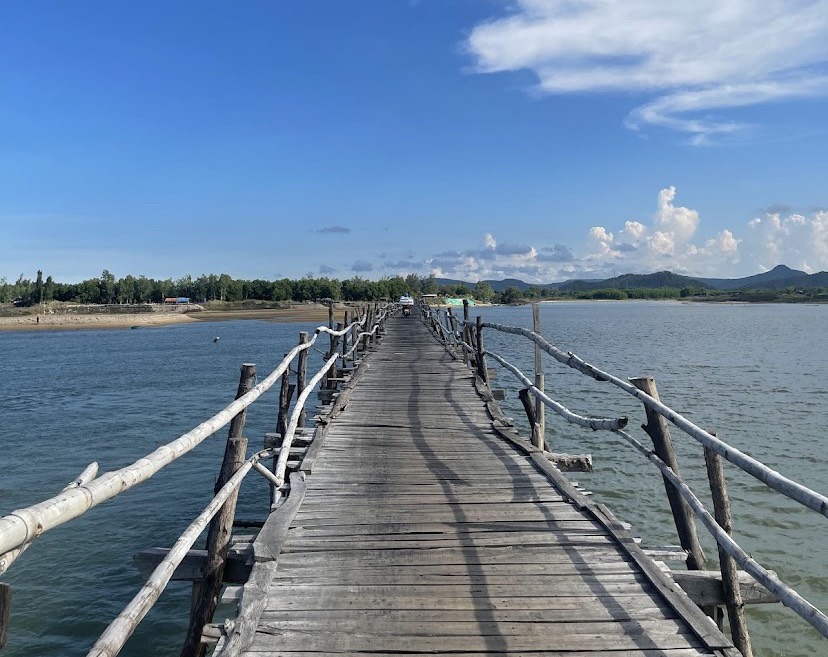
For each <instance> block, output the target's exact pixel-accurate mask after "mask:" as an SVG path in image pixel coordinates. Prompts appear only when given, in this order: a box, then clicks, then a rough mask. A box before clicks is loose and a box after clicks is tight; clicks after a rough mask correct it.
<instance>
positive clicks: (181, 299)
mask: <svg viewBox="0 0 828 657" xmlns="http://www.w3.org/2000/svg"><path fill="white" fill-rule="evenodd" d="M164 303H169V304H173V303H190V297H164Z"/></svg>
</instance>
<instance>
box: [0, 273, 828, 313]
mask: <svg viewBox="0 0 828 657" xmlns="http://www.w3.org/2000/svg"><path fill="white" fill-rule="evenodd" d="M825 292H826V290H822V289H815V290H808V291H807V293H805V292H801V291H795V290H793V289H791V290H778V291H774V292H773V294H774V295H776V296H785V294H786V293H787V295H788V296H791V295H794V296H799V297H801V298H802V299H803V300H804V299H813V298H823V297H824V295H825ZM403 294H413V295H415V296H418V295H421V294H438V295H441V296H449V297H471V298H473V299H475V300H477V301H480V302H484V303H489V302H493V303H503V304H509V303H521V302H523V301H530V300H537V299H555V298H558V299H676V298H687V297H701V296H703V297H706V298H708V299H711V300H712V299H714V298H718V297H722V298H725V299H727V298H731V297H735V296H737V295H740V294H746V293H742V292H739V291H732V290H730V291H724V290H708V289H704V290H702V289H695V288H689V287H688V288H681V289H679V288H672V287H658V288H625V289H617V288H605V289H599V290H587V291H584V290H581V291H575V290H572V291H569V290H558V289H556V288H554V287H541V286H538V285H532V286H529V287H528V288H526V289H523V290H521V289H518V288H517V287H509V288H506V289H505V290H502V291H500V292H495V290H494V289H492V286H491V285H490V284H489V283H486V282H485V281H481V282H479V283H477V284H475V285H470V284H466V283H457V284H453V285H440V284H439V283H438V282H437V280H436V278H435V277H434V276H433V275H429V276H419V275H417V274H408V275H407V276H405V277H403V276H392V277H386V278H381V279H379V280H376V281H370V280H366V279H364V278H362V277H360V276H355V277H353V278H348V279H344V280H338V279H335V278H327V277H322V278H314V277H312V276H305V277H303V278H299V279H289V278H281V279H277V280H273V281H268V280H263V279H253V280H247V279H241V278H233V277H231V276H229V275H228V274H204V275H202V276H198V277H197V278H193V277H192V276H184V277H182V278H179V279H177V280H173V279H171V278H166V279H153V278H148V277H146V276H132V275H128V276H124V277H123V278H118V279H116V278H115V276H114V275H113V274H112V273H111V272H109V271H108V270H106V269H104V270H103V272H102V273H101V275H100V276H99V277H97V278H90V279H87V280H85V281H81V282H80V283H59V282H57V281H55V280H53V279H52V277H51V276H47V277H46V278H45V279H44V277H43V272H42V271H38V272H37V276H36V278H35V279H34V280H31V279H27V278H26V277H25V276H24V275H22V274H21V275H20V277H18V279H17V280H16V281H15V282H14V283H9V282H8V281H7V280H6V279H5V278H0V303H10V302H16V303H17V304H18V305H24V306H33V305H36V304H39V303H48V302H50V301H65V302H70V303H84V304H87V303H94V304H98V303H104V304H119V303H126V304H130V303H163V301H164V299H166V298H168V297H188V298H189V299H190V300H191V301H192V302H193V303H206V302H209V301H228V302H239V301H246V300H256V301H273V302H278V301H315V300H319V299H333V300H334V301H378V300H380V299H399V298H400V296H402V295H403ZM751 300H752V299H751ZM757 300H758V297H757ZM797 300H798V299H797Z"/></svg>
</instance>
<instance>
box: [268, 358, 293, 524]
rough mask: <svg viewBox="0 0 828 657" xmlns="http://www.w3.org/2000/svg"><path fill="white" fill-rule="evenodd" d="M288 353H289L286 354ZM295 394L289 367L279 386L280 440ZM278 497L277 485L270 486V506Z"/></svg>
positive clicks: (278, 420)
mask: <svg viewBox="0 0 828 657" xmlns="http://www.w3.org/2000/svg"><path fill="white" fill-rule="evenodd" d="M285 355H287V354H285ZM292 396H293V386H292V385H291V383H290V368H289V367H288V368H287V369H286V370H285V372H284V374H282V380H281V386H280V388H279V415H278V417H277V418H276V433H278V434H279V438H280V440H282V441H283V440H284V439H285V434H286V433H287V425H288V411H289V410H290V399H291V397H292ZM275 467H276V459H273V468H275ZM277 499H278V491H277V490H276V487H275V486H273V485H272V484H271V486H270V506H271V508H273V505H274V504H276V501H277Z"/></svg>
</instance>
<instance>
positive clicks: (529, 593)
mask: <svg viewBox="0 0 828 657" xmlns="http://www.w3.org/2000/svg"><path fill="white" fill-rule="evenodd" d="M596 590H600V591H601V592H602V593H603V594H605V595H609V596H612V595H632V594H634V593H640V592H642V591H643V592H645V593H652V592H654V589H653V588H652V587H650V586H648V585H647V583H646V582H642V581H641V579H640V578H639V579H632V580H630V581H622V582H608V583H606V584H604V583H601V582H600V581H597V578H596V580H595V581H590V580H587V579H585V578H580V579H578V580H574V579H573V580H572V581H562V582H559V583H556V584H555V586H554V587H552V586H544V585H541V584H537V585H531V584H530V585H527V586H521V587H515V586H510V585H509V584H492V585H491V586H489V585H487V584H423V585H416V584H411V585H405V586H403V585H400V586H394V585H382V584H373V585H370V584H366V585H365V586H361V585H359V584H327V585H325V587H324V589H320V587H318V586H313V585H301V584H282V583H280V582H276V581H274V582H273V585H272V586H271V587H270V591H269V595H270V597H271V600H277V599H283V598H288V597H291V596H323V595H336V596H346V595H354V596H362V595H365V596H376V597H382V596H384V597H394V596H397V595H405V594H408V595H412V596H427V595H434V596H437V597H445V598H451V597H454V598H468V597H471V598H484V599H486V598H489V597H490V596H495V597H517V598H520V597H524V596H526V597H533V598H541V597H554V598H557V597H581V596H585V595H591V594H594V592H595V591H596Z"/></svg>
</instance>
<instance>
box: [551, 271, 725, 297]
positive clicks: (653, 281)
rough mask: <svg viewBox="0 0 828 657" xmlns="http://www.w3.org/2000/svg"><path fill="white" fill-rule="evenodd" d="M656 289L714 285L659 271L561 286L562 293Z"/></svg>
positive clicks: (708, 286) (573, 282)
mask: <svg viewBox="0 0 828 657" xmlns="http://www.w3.org/2000/svg"><path fill="white" fill-rule="evenodd" d="M655 287H673V288H684V287H700V288H711V287H713V286H712V285H710V284H708V283H705V282H703V281H701V280H700V279H698V278H690V277H689V276H680V275H679V274H674V273H673V272H670V271H658V272H656V273H654V274H624V275H622V276H616V277H615V278H607V279H605V280H602V281H569V282H567V283H564V284H563V285H561V286H560V289H561V290H562V291H569V292H586V291H588V290H600V289H603V288H614V289H617V290H629V289H636V288H655Z"/></svg>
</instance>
